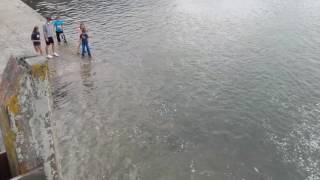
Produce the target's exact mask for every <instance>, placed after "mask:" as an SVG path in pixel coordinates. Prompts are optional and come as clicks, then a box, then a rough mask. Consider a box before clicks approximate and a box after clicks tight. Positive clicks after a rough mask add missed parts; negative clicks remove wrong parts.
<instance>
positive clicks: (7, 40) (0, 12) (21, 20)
mask: <svg viewBox="0 0 320 180" xmlns="http://www.w3.org/2000/svg"><path fill="white" fill-rule="evenodd" d="M43 22H44V20H43V17H41V16H40V15H39V14H38V13H37V12H35V11H34V10H33V9H31V8H30V7H28V6H27V5H26V4H24V3H23V2H21V1H20V0H1V1H0V24H1V28H0V37H1V38H0V49H1V56H0V74H2V72H3V69H4V66H5V65H6V63H7V61H8V59H9V57H10V56H11V55H14V56H25V55H32V54H34V50H33V46H32V42H31V40H30V35H31V32H32V30H33V27H34V26H35V25H38V26H40V27H41V25H42V23H43Z"/></svg>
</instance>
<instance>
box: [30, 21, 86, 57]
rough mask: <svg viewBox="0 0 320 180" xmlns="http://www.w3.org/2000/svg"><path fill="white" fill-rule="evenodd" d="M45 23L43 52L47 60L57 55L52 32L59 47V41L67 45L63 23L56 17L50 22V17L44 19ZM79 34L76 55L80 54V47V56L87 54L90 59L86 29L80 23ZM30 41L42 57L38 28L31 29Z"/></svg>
mask: <svg viewBox="0 0 320 180" xmlns="http://www.w3.org/2000/svg"><path fill="white" fill-rule="evenodd" d="M46 19H47V21H46V23H45V24H44V25H43V35H44V39H45V43H46V46H45V51H46V57H47V58H48V59H51V58H53V57H58V56H59V54H58V53H57V52H56V51H55V44H54V32H55V35H56V38H57V41H58V44H59V45H60V43H61V41H62V40H63V41H64V43H66V44H67V39H66V36H65V34H64V21H63V20H62V19H61V18H60V16H58V17H57V18H56V19H55V20H52V19H51V18H50V17H47V18H46ZM78 31H79V32H78V33H79V42H78V46H77V53H78V54H79V53H80V47H81V46H82V51H81V54H82V56H85V54H86V53H87V54H88V56H89V57H91V52H90V48H89V40H88V39H89V35H88V33H87V30H86V27H85V25H84V23H80V26H79V28H78ZM31 41H32V42H33V46H34V49H35V51H36V52H37V53H38V54H40V55H43V52H42V48H41V36H40V30H39V27H38V26H35V27H34V28H33V31H32V34H31ZM50 47H51V53H50V51H49V50H50Z"/></svg>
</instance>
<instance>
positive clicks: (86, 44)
mask: <svg viewBox="0 0 320 180" xmlns="http://www.w3.org/2000/svg"><path fill="white" fill-rule="evenodd" d="M85 50H87V52H88V55H89V56H91V53H90V48H89V43H88V41H82V56H84V53H85V52H86V51H85Z"/></svg>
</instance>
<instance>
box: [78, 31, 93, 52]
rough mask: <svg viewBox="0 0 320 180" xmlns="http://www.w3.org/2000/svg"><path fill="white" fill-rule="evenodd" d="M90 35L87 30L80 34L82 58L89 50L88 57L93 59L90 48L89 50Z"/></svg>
mask: <svg viewBox="0 0 320 180" xmlns="http://www.w3.org/2000/svg"><path fill="white" fill-rule="evenodd" d="M88 39H89V35H88V33H87V30H86V28H83V29H82V33H81V34H80V40H81V43H82V56H84V54H85V50H87V52H88V56H89V57H91V52H90V48H89V40H88Z"/></svg>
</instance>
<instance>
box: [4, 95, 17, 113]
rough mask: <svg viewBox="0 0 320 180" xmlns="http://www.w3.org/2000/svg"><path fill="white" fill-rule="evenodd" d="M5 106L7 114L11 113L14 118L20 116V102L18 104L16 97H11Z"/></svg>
mask: <svg viewBox="0 0 320 180" xmlns="http://www.w3.org/2000/svg"><path fill="white" fill-rule="evenodd" d="M6 105H7V108H8V110H9V112H11V113H12V114H13V115H14V116H16V115H18V114H20V112H21V107H20V102H19V98H18V96H17V95H13V96H11V97H10V98H9V99H8V101H7V103H6Z"/></svg>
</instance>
